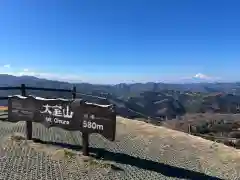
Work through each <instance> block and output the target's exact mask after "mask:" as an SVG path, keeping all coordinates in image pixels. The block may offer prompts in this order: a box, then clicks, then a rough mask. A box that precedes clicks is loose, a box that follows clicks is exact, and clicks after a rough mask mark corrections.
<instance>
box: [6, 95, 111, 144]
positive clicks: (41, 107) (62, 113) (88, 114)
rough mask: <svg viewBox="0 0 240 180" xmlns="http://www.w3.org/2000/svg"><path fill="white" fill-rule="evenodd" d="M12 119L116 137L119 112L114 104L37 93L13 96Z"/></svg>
mask: <svg viewBox="0 0 240 180" xmlns="http://www.w3.org/2000/svg"><path fill="white" fill-rule="evenodd" d="M8 121H10V122H18V121H31V122H37V123H41V124H43V125H44V126H45V127H47V128H50V127H59V128H62V129H65V130H68V131H81V132H83V133H87V134H90V133H98V134H101V135H102V136H104V137H105V138H106V139H108V140H110V141H114V140H115V133H116V112H115V109H114V106H113V105H99V104H93V103H88V102H85V101H83V100H82V99H70V100H69V99H45V98H40V97H34V96H27V97H25V96H19V95H15V96H9V99H8Z"/></svg>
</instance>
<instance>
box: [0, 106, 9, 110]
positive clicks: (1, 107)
mask: <svg viewBox="0 0 240 180" xmlns="http://www.w3.org/2000/svg"><path fill="white" fill-rule="evenodd" d="M6 110H8V107H7V106H0V111H6Z"/></svg>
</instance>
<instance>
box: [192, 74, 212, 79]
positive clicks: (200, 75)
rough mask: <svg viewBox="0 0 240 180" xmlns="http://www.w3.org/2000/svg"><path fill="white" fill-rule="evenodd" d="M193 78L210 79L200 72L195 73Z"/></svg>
mask: <svg viewBox="0 0 240 180" xmlns="http://www.w3.org/2000/svg"><path fill="white" fill-rule="evenodd" d="M194 78H198V79H211V77H209V76H207V75H205V74H202V73H197V74H196V75H195V76H194Z"/></svg>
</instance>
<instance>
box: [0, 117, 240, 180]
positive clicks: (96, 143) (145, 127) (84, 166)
mask: <svg viewBox="0 0 240 180" xmlns="http://www.w3.org/2000/svg"><path fill="white" fill-rule="evenodd" d="M16 132H17V133H18V134H14V133H16ZM24 132H25V128H24V123H22V122H19V123H16V124H12V123H8V122H2V121H0V137H1V138H0V139H1V147H2V148H1V151H0V154H1V155H2V156H1V158H0V179H21V180H24V179H34V180H39V179H48V180H52V179H59V180H60V179H76V180H77V179H114V180H115V179H156V180H160V179H192V180H197V179H201V180H203V179H229V180H233V179H238V178H240V174H239V172H240V166H239V163H240V152H239V151H238V150H236V149H234V148H230V147H227V146H225V145H222V144H218V143H214V142H211V141H208V140H204V139H202V138H199V137H194V136H191V135H187V134H185V133H183V132H178V131H174V130H170V129H167V128H164V127H156V126H153V125H150V124H147V123H144V122H140V121H136V120H129V119H125V118H121V117H118V118H117V134H116V141H115V142H109V141H107V140H105V139H104V138H102V137H101V136H100V135H91V136H90V146H91V158H86V157H84V156H82V155H81V150H79V148H80V147H81V144H82V140H81V134H80V133H79V132H67V131H64V130H61V129H58V128H50V129H46V128H44V127H43V126H42V125H40V124H34V130H33V132H34V134H33V137H34V138H36V139H35V142H32V141H25V140H24V139H23V137H22V135H23V134H24ZM37 139H38V140H37ZM39 139H40V140H41V143H40V140H39ZM53 142H56V143H53ZM70 144H71V145H70ZM79 145H80V147H79ZM63 148H66V149H65V150H64V149H63ZM4 155H5V156H4Z"/></svg>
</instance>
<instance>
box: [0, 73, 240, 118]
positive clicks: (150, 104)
mask: <svg viewBox="0 0 240 180" xmlns="http://www.w3.org/2000/svg"><path fill="white" fill-rule="evenodd" d="M22 83H25V84H26V85H27V86H34V87H48V88H67V89H71V88H72V87H73V85H75V86H76V88H77V91H78V92H81V93H85V94H92V95H95V96H100V97H105V98H106V99H108V101H109V102H110V103H114V104H115V105H116V107H117V111H118V113H119V115H121V116H124V117H131V118H134V117H145V118H146V117H152V118H155V119H162V120H163V119H172V118H175V117H176V116H181V115H183V114H185V113H199V112H218V113H238V112H239V109H240V108H239V104H240V83H195V84H193V83H192V84H190V83H188V84H165V83H154V82H149V83H135V84H125V83H121V84H117V85H93V84H88V83H79V84H71V83H66V82H60V81H53V80H46V79H39V78H36V77H31V76H22V77H15V76H11V75H0V87H3V86H20V84H22ZM19 93H20V92H19V91H18V92H16V91H2V90H1V91H0V96H1V97H3V96H7V95H10V94H19ZM28 93H29V94H34V95H38V96H43V97H59V96H61V97H66V98H70V97H71V94H70V93H58V92H43V91H28ZM78 97H79V98H84V99H86V100H89V101H96V102H100V103H105V102H104V100H99V99H97V98H93V97H88V96H79V95H78ZM1 104H2V105H6V101H5V102H4V101H2V102H1Z"/></svg>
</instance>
